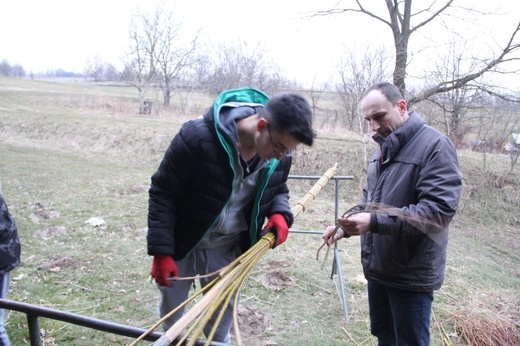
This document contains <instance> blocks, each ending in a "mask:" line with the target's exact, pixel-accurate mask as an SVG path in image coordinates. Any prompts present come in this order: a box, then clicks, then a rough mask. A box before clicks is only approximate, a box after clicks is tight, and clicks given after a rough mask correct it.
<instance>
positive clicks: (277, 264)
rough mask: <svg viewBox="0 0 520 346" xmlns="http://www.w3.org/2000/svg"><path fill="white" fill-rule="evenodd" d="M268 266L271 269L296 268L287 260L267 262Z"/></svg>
mask: <svg viewBox="0 0 520 346" xmlns="http://www.w3.org/2000/svg"><path fill="white" fill-rule="evenodd" d="M267 264H268V265H269V266H270V267H271V268H292V267H294V264H293V263H291V262H289V261H288V260H286V259H282V260H270V261H269V262H267Z"/></svg>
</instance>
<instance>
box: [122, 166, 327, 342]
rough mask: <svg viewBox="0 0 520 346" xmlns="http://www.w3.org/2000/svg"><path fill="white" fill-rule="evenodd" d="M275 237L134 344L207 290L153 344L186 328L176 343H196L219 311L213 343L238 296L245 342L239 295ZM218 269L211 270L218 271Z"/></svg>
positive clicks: (312, 194) (323, 180)
mask: <svg viewBox="0 0 520 346" xmlns="http://www.w3.org/2000/svg"><path fill="white" fill-rule="evenodd" d="M336 167H337V163H336V164H335V165H334V166H333V167H331V168H329V169H328V170H327V171H326V172H325V173H324V174H323V175H322V176H321V177H320V179H319V180H318V181H317V182H316V183H315V184H314V186H313V187H312V188H311V189H310V190H309V192H307V194H306V195H305V196H304V197H303V198H302V199H301V200H300V201H299V202H298V203H296V205H294V206H293V207H292V208H291V211H292V213H293V215H294V218H295V219H296V218H297V217H298V216H300V215H301V214H302V213H303V212H304V211H305V209H306V208H307V206H308V205H309V203H310V202H312V201H313V200H314V199H315V198H316V196H317V194H318V193H319V192H320V191H321V189H322V188H323V187H324V186H325V185H326V184H327V182H328V181H329V180H330V179H331V178H332V176H334V173H335V172H336ZM274 241H275V236H274V234H273V232H269V233H268V234H266V235H265V236H263V237H262V238H261V239H260V240H259V241H258V242H257V243H256V244H255V245H254V246H252V247H251V248H250V249H249V250H248V251H246V252H245V253H244V254H242V255H241V256H240V257H239V258H237V259H236V260H235V261H233V262H232V263H230V264H229V265H227V266H226V267H224V268H222V269H221V270H220V271H219V272H218V276H217V277H216V278H215V279H214V280H213V281H212V282H210V283H209V284H208V285H207V286H206V287H205V288H203V289H201V290H199V291H197V292H195V293H194V294H193V295H192V296H190V297H189V298H188V299H187V300H186V301H185V302H184V303H183V304H181V305H180V306H179V307H177V308H176V309H175V310H173V311H171V312H170V313H169V314H167V315H166V316H164V317H163V318H162V319H161V320H160V321H158V322H157V323H155V324H154V325H153V326H152V327H151V328H150V329H149V330H148V331H146V332H145V333H144V334H143V335H141V336H140V337H139V338H138V339H137V340H135V341H134V342H133V343H132V344H131V345H135V344H136V343H137V342H139V341H140V340H142V339H143V338H144V337H145V336H146V335H147V334H149V333H150V332H151V331H153V330H154V329H155V328H156V327H157V326H159V325H160V324H161V323H162V322H163V321H164V320H165V319H167V318H168V317H169V316H171V315H172V314H174V313H175V312H177V311H178V310H180V309H181V308H182V307H184V306H186V305H187V304H188V303H189V302H191V301H193V300H194V298H195V297H197V296H199V295H200V294H202V293H204V292H205V293H204V295H203V297H202V298H201V299H200V300H199V301H198V302H197V303H196V304H195V305H194V306H193V307H192V308H191V309H189V310H188V311H187V312H186V313H185V314H184V315H183V316H182V317H181V318H180V319H179V320H178V321H177V322H176V323H175V324H174V325H173V326H172V327H171V328H170V329H168V330H167V331H166V332H165V333H164V335H163V336H162V337H161V338H159V339H158V340H157V341H156V342H155V343H154V344H153V345H155V346H169V345H171V344H172V343H173V342H174V340H175V338H177V337H178V336H180V335H181V334H182V333H183V331H185V330H186V332H185V333H184V334H183V336H182V337H181V338H180V339H179V340H178V341H177V344H176V345H183V344H186V345H195V342H196V341H197V340H198V339H199V338H200V337H201V336H202V333H203V329H204V326H206V324H207V323H208V321H209V320H210V318H212V316H213V315H214V314H215V313H218V315H216V316H217V318H216V321H215V323H214V325H213V329H212V331H211V332H210V334H209V335H208V336H207V338H206V340H207V341H206V345H209V344H210V343H211V341H212V340H213V336H214V333H215V331H216V328H217V326H218V325H219V323H220V321H221V319H222V316H223V314H224V311H225V310H226V307H227V305H228V303H229V302H230V301H231V299H234V311H233V317H234V318H233V323H234V330H235V333H236V335H235V336H236V342H237V344H238V345H242V338H241V336H240V331H239V328H238V322H237V320H238V318H237V306H238V296H239V294H238V293H239V291H240V289H241V288H242V285H243V283H244V281H245V279H246V277H247V276H248V274H249V273H250V272H251V269H252V268H253V267H254V265H255V264H256V263H257V262H258V261H259V260H260V259H261V258H262V257H263V255H264V254H265V253H266V252H267V251H268V250H269V249H271V248H272V246H273V244H274ZM214 274H215V273H211V275H214Z"/></svg>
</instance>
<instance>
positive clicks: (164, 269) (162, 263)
mask: <svg viewBox="0 0 520 346" xmlns="http://www.w3.org/2000/svg"><path fill="white" fill-rule="evenodd" d="M150 274H151V275H152V277H153V278H154V279H155V282H157V283H158V284H159V285H160V286H166V287H171V285H170V280H168V279H169V277H170V276H179V269H178V268H177V264H175V261H174V260H173V258H171V256H165V255H159V256H155V257H154V258H153V264H152V272H151V273H150Z"/></svg>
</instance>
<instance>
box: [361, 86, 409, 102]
mask: <svg viewBox="0 0 520 346" xmlns="http://www.w3.org/2000/svg"><path fill="white" fill-rule="evenodd" d="M372 90H379V91H380V92H381V94H383V95H384V96H385V97H386V99H387V100H388V101H390V102H391V103H392V105H394V106H395V105H396V104H397V103H398V102H399V101H401V100H403V99H404V98H403V95H402V94H401V92H400V91H399V88H398V87H396V86H395V85H393V84H392V83H388V82H380V83H376V84H373V85H372V86H371V87H369V88H368V89H367V91H365V95H363V98H365V96H367V94H368V93H369V92H371V91H372Z"/></svg>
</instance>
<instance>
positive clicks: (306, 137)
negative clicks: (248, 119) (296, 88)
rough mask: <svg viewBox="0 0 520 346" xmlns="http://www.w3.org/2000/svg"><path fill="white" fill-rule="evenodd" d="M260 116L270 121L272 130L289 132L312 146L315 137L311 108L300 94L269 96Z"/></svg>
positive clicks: (301, 141)
mask: <svg viewBox="0 0 520 346" xmlns="http://www.w3.org/2000/svg"><path fill="white" fill-rule="evenodd" d="M260 116H262V117H263V118H266V119H267V120H268V121H270V122H269V124H270V126H271V128H272V129H273V130H275V131H277V132H280V133H287V134H290V135H291V136H292V137H294V138H295V139H296V140H297V141H298V142H300V143H303V144H305V145H308V146H312V143H313V141H314V138H316V133H315V132H314V130H313V128H312V108H311V106H310V104H309V102H307V100H306V99H305V98H304V97H303V96H301V95H298V94H295V93H284V94H278V95H275V96H273V97H271V99H270V100H269V101H268V102H267V104H266V105H265V108H264V109H263V110H262V112H261V113H260Z"/></svg>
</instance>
